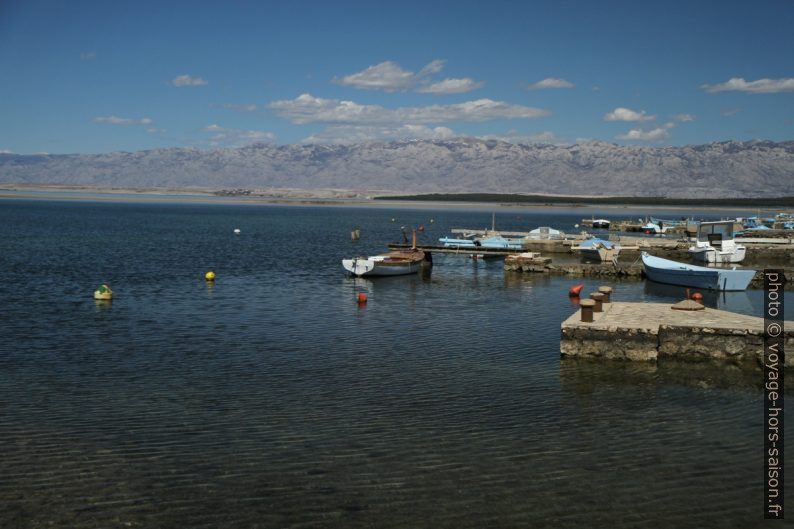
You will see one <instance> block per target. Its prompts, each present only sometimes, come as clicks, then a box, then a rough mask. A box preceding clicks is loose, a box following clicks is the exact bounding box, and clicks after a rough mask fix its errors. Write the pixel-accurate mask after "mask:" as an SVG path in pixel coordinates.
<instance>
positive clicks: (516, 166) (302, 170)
mask: <svg viewBox="0 0 794 529" xmlns="http://www.w3.org/2000/svg"><path fill="white" fill-rule="evenodd" d="M0 182H4V183H14V184H59V185H79V186H96V187H130V188H151V187H168V188H175V187H176V188H179V187H209V188H217V189H225V188H251V189H257V188H292V189H295V188H300V189H317V188H327V189H351V190H365V189H380V190H387V191H392V192H400V193H547V194H560V195H604V196H668V197H697V198H701V197H709V198H711V197H715V198H716V197H744V196H753V197H768V196H769V197H771V196H786V195H788V196H790V195H794V141H785V142H772V141H764V140H754V141H746V142H738V141H726V142H717V143H709V144H705V145H690V146H679V147H646V146H632V145H615V144H612V143H606V142H600V141H590V142H583V143H577V144H574V145H544V144H532V145H522V144H515V143H507V142H503V141H497V140H481V139H473V138H458V139H452V140H444V141H436V140H415V141H394V142H384V143H359V144H352V145H325V144H296V145H273V144H254V145H248V146H245V147H239V148H225V149H215V150H201V149H194V148H169V149H155V150H148V151H138V152H111V153H105V154H52V155H50V154H34V155H19V154H0Z"/></svg>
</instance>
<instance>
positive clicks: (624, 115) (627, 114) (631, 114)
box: [604, 107, 656, 121]
mask: <svg viewBox="0 0 794 529" xmlns="http://www.w3.org/2000/svg"><path fill="white" fill-rule="evenodd" d="M654 119H656V116H649V115H647V114H646V113H645V111H644V110H643V111H641V112H635V111H634V110H631V109H628V108H624V107H618V108H616V109H615V110H613V111H612V112H609V113H607V114H605V115H604V121H653V120H654Z"/></svg>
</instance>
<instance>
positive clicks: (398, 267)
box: [342, 256, 422, 277]
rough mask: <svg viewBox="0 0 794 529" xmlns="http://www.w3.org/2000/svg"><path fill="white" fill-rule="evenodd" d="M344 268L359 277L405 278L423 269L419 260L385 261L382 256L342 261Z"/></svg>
mask: <svg viewBox="0 0 794 529" xmlns="http://www.w3.org/2000/svg"><path fill="white" fill-rule="evenodd" d="M342 267H344V269H345V270H347V271H348V272H350V273H351V274H353V275H355V276H358V277H374V276H404V275H409V274H415V273H417V272H418V271H419V270H420V269H421V268H422V261H421V259H419V260H394V259H384V258H382V256H375V257H354V258H352V259H342Z"/></svg>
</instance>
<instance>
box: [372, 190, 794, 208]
mask: <svg viewBox="0 0 794 529" xmlns="http://www.w3.org/2000/svg"><path fill="white" fill-rule="evenodd" d="M372 198H373V200H410V201H429V202H431V201H432V202H486V203H493V202H498V203H503V204H582V205H584V204H610V205H619V204H620V205H622V204H625V205H633V206H645V205H654V206H741V207H751V206H758V207H771V206H780V207H794V196H787V197H764V198H750V197H735V198H670V197H583V196H549V195H517V194H501V193H430V194H425V195H398V196H394V195H392V196H376V197H372Z"/></svg>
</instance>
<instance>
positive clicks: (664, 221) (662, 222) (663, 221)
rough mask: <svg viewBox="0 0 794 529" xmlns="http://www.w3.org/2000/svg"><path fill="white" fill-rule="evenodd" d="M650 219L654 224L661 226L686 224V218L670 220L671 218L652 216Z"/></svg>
mask: <svg viewBox="0 0 794 529" xmlns="http://www.w3.org/2000/svg"><path fill="white" fill-rule="evenodd" d="M650 221H651V222H652V223H653V224H658V225H659V226H683V225H684V224H686V220H685V219H682V220H670V219H658V218H656V217H651V218H650Z"/></svg>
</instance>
